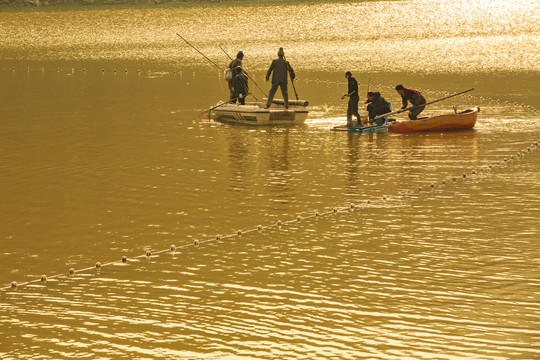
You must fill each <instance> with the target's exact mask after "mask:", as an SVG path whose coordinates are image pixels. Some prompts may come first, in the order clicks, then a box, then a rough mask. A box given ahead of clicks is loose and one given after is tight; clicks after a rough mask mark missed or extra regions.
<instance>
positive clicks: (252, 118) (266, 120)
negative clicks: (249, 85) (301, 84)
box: [211, 99, 309, 125]
mask: <svg viewBox="0 0 540 360" xmlns="http://www.w3.org/2000/svg"><path fill="white" fill-rule="evenodd" d="M265 100H266V99H263V101H262V102H246V104H245V105H240V104H235V103H223V102H222V103H221V104H222V105H221V104H217V105H216V106H215V107H214V108H213V109H212V110H211V113H212V114H213V117H214V119H215V120H218V121H224V122H233V123H240V124H250V125H292V124H303V123H304V121H306V119H307V116H308V113H309V110H308V108H307V106H308V102H307V101H304V100H289V108H288V109H286V108H285V103H284V101H283V100H279V99H276V100H273V101H272V104H271V105H270V107H269V108H268V109H267V108H266V101H265Z"/></svg>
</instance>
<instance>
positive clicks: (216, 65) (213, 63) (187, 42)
mask: <svg viewBox="0 0 540 360" xmlns="http://www.w3.org/2000/svg"><path fill="white" fill-rule="evenodd" d="M176 35H178V36H179V37H180V39H182V40H184V41H185V42H186V44H188V45H189V46H191V47H192V48H194V49H195V50H196V51H197V52H198V53H199V54H201V55H202V56H204V58H205V59H206V60H208V61H210V63H212V65H214V66H215V67H217V68H218V69H219V70H221V71H223V69H222V68H221V67H220V66H219V65H218V64H216V63H215V62H213V61H212V60H210V59H209V58H208V57H207V56H206V55H204V54H203V53H202V52H200V51H199V49H197V48H196V47H195V46H193V45H191V44H190V43H189V41H187V40H186V39H184V38H183V37H182V35H180V34H179V33H176Z"/></svg>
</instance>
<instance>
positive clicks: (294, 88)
mask: <svg viewBox="0 0 540 360" xmlns="http://www.w3.org/2000/svg"><path fill="white" fill-rule="evenodd" d="M283 60H285V63H286V64H287V72H288V73H289V76H290V75H291V68H290V67H289V63H288V62H287V58H286V57H285V55H283ZM291 84H292V88H293V90H294V96H296V100H298V94H297V93H296V87H295V86H294V79H293V78H292V77H291Z"/></svg>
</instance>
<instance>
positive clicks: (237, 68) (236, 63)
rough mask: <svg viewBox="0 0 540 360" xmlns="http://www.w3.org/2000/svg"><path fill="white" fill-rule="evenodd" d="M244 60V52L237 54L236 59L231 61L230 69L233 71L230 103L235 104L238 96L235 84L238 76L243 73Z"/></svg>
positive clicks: (230, 80)
mask: <svg viewBox="0 0 540 360" xmlns="http://www.w3.org/2000/svg"><path fill="white" fill-rule="evenodd" d="M243 59H244V53H243V52H242V51H239V52H238V54H236V59H234V60H233V61H231V63H230V64H229V69H231V71H232V77H231V78H230V79H229V91H230V98H229V101H230V102H233V103H235V102H236V100H237V98H238V96H236V95H235V91H234V83H235V79H236V76H237V75H238V74H240V73H242V60H243Z"/></svg>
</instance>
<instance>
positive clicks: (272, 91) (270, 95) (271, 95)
mask: <svg viewBox="0 0 540 360" xmlns="http://www.w3.org/2000/svg"><path fill="white" fill-rule="evenodd" d="M277 88H278V84H277V83H272V87H271V88H270V92H269V93H268V101H267V102H266V108H269V107H270V104H271V103H272V100H274V95H275V94H276V91H277Z"/></svg>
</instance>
